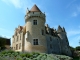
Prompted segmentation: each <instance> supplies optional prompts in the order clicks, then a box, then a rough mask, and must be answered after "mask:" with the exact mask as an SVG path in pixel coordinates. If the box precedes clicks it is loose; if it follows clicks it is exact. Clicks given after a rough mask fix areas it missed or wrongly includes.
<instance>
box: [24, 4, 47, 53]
mask: <svg viewBox="0 0 80 60" xmlns="http://www.w3.org/2000/svg"><path fill="white" fill-rule="evenodd" d="M45 21H46V20H45V14H44V13H42V12H41V10H40V9H39V8H38V7H37V6H36V5H34V6H33V7H32V8H31V10H28V12H27V13H26V16H25V26H26V34H25V51H30V52H35V51H36V52H44V53H45V52H46V51H47V49H46V48H47V45H46V43H47V42H46V38H45Z"/></svg>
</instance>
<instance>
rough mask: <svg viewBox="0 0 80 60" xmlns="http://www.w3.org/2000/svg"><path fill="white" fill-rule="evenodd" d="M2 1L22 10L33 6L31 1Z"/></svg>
mask: <svg viewBox="0 0 80 60" xmlns="http://www.w3.org/2000/svg"><path fill="white" fill-rule="evenodd" d="M2 1H3V2H5V3H6V4H8V5H10V4H12V5H13V6H14V7H16V8H23V9H25V8H26V7H30V6H32V5H33V2H32V1H31V0H2Z"/></svg>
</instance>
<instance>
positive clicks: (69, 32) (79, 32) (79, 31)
mask: <svg viewBox="0 0 80 60" xmlns="http://www.w3.org/2000/svg"><path fill="white" fill-rule="evenodd" d="M77 34H80V30H70V31H67V35H68V37H71V36H74V35H77Z"/></svg>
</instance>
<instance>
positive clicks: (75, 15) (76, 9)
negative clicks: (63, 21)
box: [72, 5, 80, 17]
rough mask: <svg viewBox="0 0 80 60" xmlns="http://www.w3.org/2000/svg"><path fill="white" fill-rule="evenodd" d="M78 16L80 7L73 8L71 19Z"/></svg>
mask: <svg viewBox="0 0 80 60" xmlns="http://www.w3.org/2000/svg"><path fill="white" fill-rule="evenodd" d="M79 14H80V5H77V6H76V7H75V12H73V13H72V17H77V16H78V15H79Z"/></svg>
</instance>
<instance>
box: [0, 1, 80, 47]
mask: <svg viewBox="0 0 80 60" xmlns="http://www.w3.org/2000/svg"><path fill="white" fill-rule="evenodd" d="M34 4H36V5H37V6H38V7H39V8H40V10H41V11H42V12H45V14H46V24H49V26H50V27H54V28H57V27H58V25H61V27H65V29H66V32H67V36H68V40H69V44H70V46H73V47H76V46H79V40H80V0H0V35H1V36H4V37H7V38H11V37H12V35H13V34H14V30H15V28H16V27H18V25H21V26H23V25H24V24H25V19H24V16H25V14H26V10H27V7H28V8H29V9H31V8H32V6H33V5H34Z"/></svg>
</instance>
